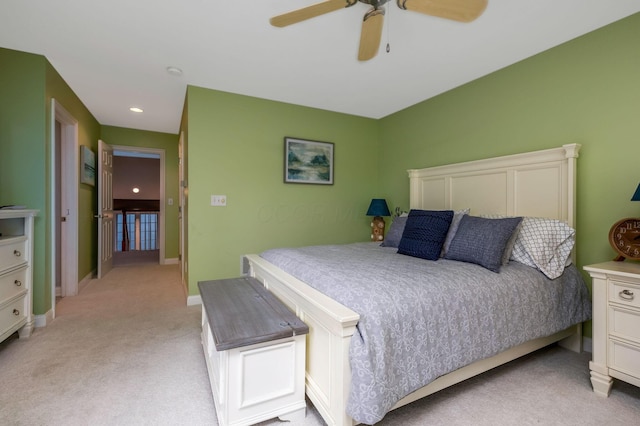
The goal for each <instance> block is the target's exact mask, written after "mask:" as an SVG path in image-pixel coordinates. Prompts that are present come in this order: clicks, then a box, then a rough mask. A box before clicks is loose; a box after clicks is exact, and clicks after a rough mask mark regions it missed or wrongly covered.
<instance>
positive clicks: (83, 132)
mask: <svg viewBox="0 0 640 426" xmlns="http://www.w3.org/2000/svg"><path fill="white" fill-rule="evenodd" d="M0 94H1V97H0V146H1V147H2V155H1V156H0V188H1V189H0V204H23V205H26V206H27V207H28V208H31V209H37V210H39V215H38V217H37V218H36V220H35V229H34V268H33V312H34V314H36V315H40V314H44V313H46V312H47V311H48V310H49V309H51V306H52V300H51V279H50V278H51V265H50V262H49V260H50V258H51V244H52V243H51V239H50V234H51V231H50V223H51V199H50V194H49V191H48V189H49V188H50V185H51V184H50V175H51V167H50V165H51V155H52V153H51V130H50V129H51V99H52V98H55V99H56V100H57V101H59V102H60V103H61V104H62V105H63V106H64V108H65V109H66V110H67V111H69V112H70V113H71V114H72V115H73V116H74V117H75V118H76V119H77V120H78V139H79V143H80V144H81V145H87V146H91V147H92V148H93V149H95V147H96V146H97V138H98V135H99V130H100V129H99V125H98V122H97V121H96V120H95V118H94V117H93V116H92V115H91V114H90V113H89V111H88V110H87V109H86V107H85V106H84V105H83V104H82V102H81V101H80V100H79V99H78V97H77V96H76V95H75V94H74V93H73V91H72V90H71V88H70V87H69V86H68V85H67V84H66V83H65V82H64V80H63V79H62V78H61V77H60V75H59V74H58V73H57V72H56V71H55V69H54V68H53V67H52V66H51V64H50V63H49V62H48V61H47V60H46V58H44V57H43V56H40V55H33V54H29V53H24V52H18V51H14V50H9V49H2V48H0ZM16 176H19V178H16ZM81 186H84V185H81ZM94 206H95V194H94V193H93V190H92V189H87V188H81V189H80V193H79V212H78V213H79V241H78V246H79V250H78V251H79V253H80V257H79V261H78V276H79V277H81V278H82V277H84V276H85V275H87V274H89V273H90V272H91V271H92V270H93V269H94V268H95V247H96V234H95V226H94V225H93V224H92V223H93V211H94Z"/></svg>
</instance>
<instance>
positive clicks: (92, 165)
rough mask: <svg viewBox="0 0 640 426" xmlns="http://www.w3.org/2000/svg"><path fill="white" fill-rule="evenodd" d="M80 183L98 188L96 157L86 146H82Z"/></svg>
mask: <svg viewBox="0 0 640 426" xmlns="http://www.w3.org/2000/svg"><path fill="white" fill-rule="evenodd" d="M80 183H86V184H87V185H91V186H96V155H95V154H94V153H93V151H92V150H91V149H90V148H89V147H86V146H84V145H81V146H80Z"/></svg>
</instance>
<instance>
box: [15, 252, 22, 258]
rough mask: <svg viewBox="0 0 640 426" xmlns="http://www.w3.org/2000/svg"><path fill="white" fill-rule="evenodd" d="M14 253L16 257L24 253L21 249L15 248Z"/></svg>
mask: <svg viewBox="0 0 640 426" xmlns="http://www.w3.org/2000/svg"><path fill="white" fill-rule="evenodd" d="M13 255H14V256H16V257H20V256H22V253H20V251H19V250H14V251H13Z"/></svg>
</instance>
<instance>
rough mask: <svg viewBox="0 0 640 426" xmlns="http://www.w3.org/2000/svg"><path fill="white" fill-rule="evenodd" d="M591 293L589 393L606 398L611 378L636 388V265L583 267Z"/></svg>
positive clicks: (639, 381)
mask: <svg viewBox="0 0 640 426" xmlns="http://www.w3.org/2000/svg"><path fill="white" fill-rule="evenodd" d="M584 269H585V271H587V272H588V273H589V275H591V279H592V293H593V357H592V361H591V362H590V363H589V369H590V370H591V384H592V385H593V391H594V392H595V393H596V394H598V395H601V396H605V397H606V396H609V392H611V385H612V384H613V379H612V377H615V378H616V379H620V380H623V381H625V382H628V383H631V384H633V385H635V386H640V264H639V263H633V262H604V263H598V264H595V265H588V266H585V267H584Z"/></svg>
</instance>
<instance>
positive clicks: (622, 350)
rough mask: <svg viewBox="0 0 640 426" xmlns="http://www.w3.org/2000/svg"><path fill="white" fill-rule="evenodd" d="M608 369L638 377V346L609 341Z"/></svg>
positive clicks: (639, 353) (639, 364)
mask: <svg viewBox="0 0 640 426" xmlns="http://www.w3.org/2000/svg"><path fill="white" fill-rule="evenodd" d="M609 368H612V369H614V370H617V371H620V372H621V373H624V374H627V375H629V376H632V377H640V346H636V345H631V344H628V343H624V342H620V341H618V340H616V339H610V340H609Z"/></svg>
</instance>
